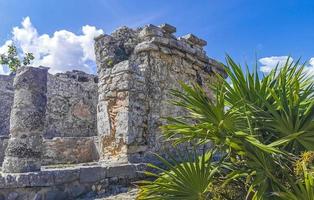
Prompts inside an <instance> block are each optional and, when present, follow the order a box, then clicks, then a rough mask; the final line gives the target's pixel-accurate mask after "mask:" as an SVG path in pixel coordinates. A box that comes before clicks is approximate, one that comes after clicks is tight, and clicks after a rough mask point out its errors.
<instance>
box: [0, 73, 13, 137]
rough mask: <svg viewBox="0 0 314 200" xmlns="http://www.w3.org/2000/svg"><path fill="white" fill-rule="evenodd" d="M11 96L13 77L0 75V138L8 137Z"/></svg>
mask: <svg viewBox="0 0 314 200" xmlns="http://www.w3.org/2000/svg"><path fill="white" fill-rule="evenodd" d="M13 96H14V92H13V76H5V75H0V137H2V136H8V135H9V130H10V112H11V107H12V104H13Z"/></svg>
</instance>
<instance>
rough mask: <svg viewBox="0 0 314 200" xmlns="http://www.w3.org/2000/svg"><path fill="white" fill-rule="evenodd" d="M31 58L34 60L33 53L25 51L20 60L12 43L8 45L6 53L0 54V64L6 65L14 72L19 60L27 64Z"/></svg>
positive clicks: (18, 65)
mask: <svg viewBox="0 0 314 200" xmlns="http://www.w3.org/2000/svg"><path fill="white" fill-rule="evenodd" d="M32 60H34V56H33V54H32V53H25V56H24V57H23V59H22V61H21V60H20V59H19V56H18V52H17V48H16V46H14V45H9V46H8V52H7V54H0V64H1V65H8V67H9V69H10V70H11V72H16V70H17V68H18V67H20V66H21V62H22V63H23V65H29V64H30V63H31V61H32Z"/></svg>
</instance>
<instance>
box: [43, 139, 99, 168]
mask: <svg viewBox="0 0 314 200" xmlns="http://www.w3.org/2000/svg"><path fill="white" fill-rule="evenodd" d="M43 146H44V151H43V152H44V153H43V156H42V164H43V165H55V164H74V163H87V162H93V161H98V152H97V149H96V146H95V139H94V138H93V137H55V138H53V139H45V140H44V145H43Z"/></svg>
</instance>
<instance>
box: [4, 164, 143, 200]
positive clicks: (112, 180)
mask: <svg viewBox="0 0 314 200" xmlns="http://www.w3.org/2000/svg"><path fill="white" fill-rule="evenodd" d="M123 166H124V169H127V171H128V172H129V174H124V175H123V177H122V176H120V175H119V174H117V175H118V176H114V177H113V176H112V174H111V175H108V173H107V172H108V170H109V169H111V170H113V171H115V169H117V171H120V170H121V166H119V165H100V164H93V165H86V166H84V165H72V166H68V167H65V168H48V169H46V168H43V169H42V171H40V172H28V173H16V174H4V173H2V174H0V196H2V197H3V198H4V199H9V198H14V197H16V199H42V200H49V199H53V200H57V199H60V200H67V199H85V200H86V199H95V198H96V197H95V196H109V195H113V194H118V193H125V192H127V191H128V189H127V188H128V187H129V186H130V184H131V183H132V182H134V181H137V180H139V179H141V178H142V175H141V174H139V173H137V171H138V170H139V169H141V168H143V167H145V165H144V164H126V165H123Z"/></svg>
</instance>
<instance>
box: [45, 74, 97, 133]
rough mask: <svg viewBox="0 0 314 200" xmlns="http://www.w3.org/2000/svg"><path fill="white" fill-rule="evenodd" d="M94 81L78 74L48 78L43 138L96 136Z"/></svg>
mask: <svg viewBox="0 0 314 200" xmlns="http://www.w3.org/2000/svg"><path fill="white" fill-rule="evenodd" d="M97 82H98V78H97V76H94V75H89V74H86V73H84V72H80V71H73V72H67V73H65V74H56V75H55V76H53V75H49V77H48V94H47V96H48V104H47V114H46V125H45V128H46V130H45V135H44V136H45V138H53V137H88V136H96V135H97V132H96V131H97V130H96V105H97V98H98V93H97Z"/></svg>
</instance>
